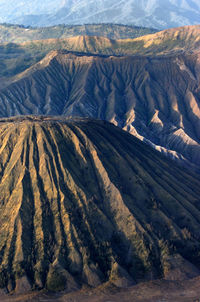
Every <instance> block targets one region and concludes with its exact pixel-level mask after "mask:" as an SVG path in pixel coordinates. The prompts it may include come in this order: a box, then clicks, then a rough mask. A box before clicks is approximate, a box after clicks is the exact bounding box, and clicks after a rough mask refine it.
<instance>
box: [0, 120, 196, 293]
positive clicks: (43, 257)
mask: <svg viewBox="0 0 200 302" xmlns="http://www.w3.org/2000/svg"><path fill="white" fill-rule="evenodd" d="M0 145H1V148H0V163H1V167H0V217H1V220H0V256H1V257H0V272H1V273H0V286H1V287H4V288H5V287H6V288H7V289H8V290H9V291H12V290H13V289H15V290H16V291H17V292H20V291H23V290H27V289H30V288H37V287H39V288H42V287H47V288H48V289H50V290H61V289H64V288H68V289H74V288H77V287H79V286H81V284H89V285H91V286H97V285H99V284H100V283H102V282H105V281H108V280H109V281H110V282H113V283H114V284H116V285H119V286H121V285H123V286H126V285H128V284H133V283H134V282H136V281H139V280H143V279H144V278H149V277H150V276H151V278H157V277H162V276H165V278H170V271H171V268H170V261H172V262H173V261H175V263H176V265H175V266H176V269H177V271H179V272H180V274H181V276H182V278H188V277H192V276H196V275H197V274H198V269H197V267H199V265H200V258H199V250H200V245H199V227H200V206H199V194H200V182H199V181H198V179H197V177H196V175H190V174H189V173H188V171H187V172H185V171H184V170H182V169H181V168H179V167H177V166H176V165H175V164H174V163H172V162H171V161H168V160H167V159H166V158H164V157H162V155H161V154H160V153H158V152H156V151H153V150H152V149H151V148H150V147H148V146H146V145H145V144H143V143H142V142H141V141H139V140H137V139H136V138H134V137H133V136H131V135H130V134H128V133H126V132H124V131H122V130H120V129H119V128H117V127H115V126H114V125H112V124H108V123H107V122H103V121H92V120H75V121H73V120H72V121H70V120H65V119H60V118H44V117H43V118H40V117H24V118H13V119H10V120H6V119H5V120H1V121H0ZM170 259H171V260H170ZM173 259H174V260H173ZM188 261H189V262H191V263H193V264H195V265H196V268H195V266H194V265H192V264H191V263H189V262H188ZM175 278H176V276H175ZM120 284H121V285H120Z"/></svg>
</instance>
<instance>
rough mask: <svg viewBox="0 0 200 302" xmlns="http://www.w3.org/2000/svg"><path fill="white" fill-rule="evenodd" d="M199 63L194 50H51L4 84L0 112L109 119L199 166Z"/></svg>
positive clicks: (168, 152)
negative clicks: (116, 53) (167, 53)
mask: <svg viewBox="0 0 200 302" xmlns="http://www.w3.org/2000/svg"><path fill="white" fill-rule="evenodd" d="M78 41H80V40H78ZM100 41H101V40H100ZM77 45H79V46H80V45H81V44H80V43H78V44H77ZM98 45H100V46H101V44H98ZM199 62H200V53H199V52H196V53H191V54H189V53H188V54H186V53H185V54H184V53H182V54H179V55H170V56H158V57H156V56H153V57H149V56H123V57H117V56H99V55H89V54H88V55H87V54H80V53H79V54H76V53H70V52H67V51H52V52H51V53H49V54H48V55H47V56H46V57H45V58H44V59H43V60H42V61H40V62H39V63H37V64H36V65H33V66H32V67H31V68H29V69H27V70H25V71H24V72H22V73H21V74H18V75H17V76H16V77H14V78H12V80H11V82H10V84H8V82H7V83H6V84H5V85H4V88H2V89H1V90H0V115H1V117H7V116H15V115H26V114H44V115H64V116H69V117H77V116H79V117H91V118H98V119H103V120H107V121H109V122H112V123H114V124H115V125H117V126H119V127H121V128H123V129H125V130H127V131H129V132H130V133H132V134H134V135H136V136H138V137H140V138H141V139H142V140H145V141H147V142H148V143H150V144H151V145H152V146H153V147H154V148H157V149H158V150H160V151H161V152H164V153H166V154H169V155H170V156H172V157H174V158H177V159H180V160H181V161H183V163H184V164H186V165H188V164H189V163H192V164H194V165H196V167H198V169H199V167H200V145H199V142H200V136H199V131H198V130H199V127H200V110H199V100H200V95H199V87H200V83H199V81H200V73H199V72H200V65H199V64H200V63H199ZM1 85H3V84H1ZM6 85H7V86H6Z"/></svg>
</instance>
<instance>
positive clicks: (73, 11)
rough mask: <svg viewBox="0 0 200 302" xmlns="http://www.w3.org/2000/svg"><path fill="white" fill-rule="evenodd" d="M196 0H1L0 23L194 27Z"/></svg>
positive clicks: (198, 9)
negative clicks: (32, 0) (107, 23)
mask: <svg viewBox="0 0 200 302" xmlns="http://www.w3.org/2000/svg"><path fill="white" fill-rule="evenodd" d="M199 17H200V4H199V1H198V0H162V1H159V0H142V1H138V0H126V1H125V0H122V1H118V2H116V1H115V0H107V1H105V0H99V1H98V2H97V1H95V0H90V1H85V0H74V1H62V0H56V1H52V0H48V1H47V0H44V1H43V2H42V3H41V1H39V0H35V1H34V2H33V3H30V1H28V0H24V1H20V2H17V3H16V1H13V0H7V1H6V0H1V3H0V21H1V22H2V21H3V22H9V23H18V24H25V25H34V26H35V25H37V26H38V25H39V26H41V25H42V26H47V25H54V24H64V23H65V24H88V23H96V22H98V23H105V22H113V23H122V24H127V23H129V24H135V25H139V26H147V27H155V28H168V27H175V26H181V25H192V24H198V23H199Z"/></svg>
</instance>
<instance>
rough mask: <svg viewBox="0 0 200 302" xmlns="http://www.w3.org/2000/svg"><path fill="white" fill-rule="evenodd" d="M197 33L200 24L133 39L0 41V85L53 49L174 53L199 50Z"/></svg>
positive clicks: (96, 51)
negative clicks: (0, 42)
mask: <svg viewBox="0 0 200 302" xmlns="http://www.w3.org/2000/svg"><path fill="white" fill-rule="evenodd" d="M11 28H12V27H11ZM111 28H112V26H111ZM120 28H121V27H120ZM102 31H103V29H102ZM44 32H45V30H44ZM199 36H200V26H199V25H196V26H184V27H179V28H174V29H169V30H164V31H161V32H157V33H154V34H149V35H145V36H142V37H138V38H135V39H119V40H113V39H108V38H106V37H100V36H77V37H71V38H65V39H64V38H62V39H45V40H36V41H28V42H24V43H2V44H0V67H1V68H0V80H1V81H0V87H2V86H3V85H4V83H6V85H7V83H9V82H10V80H9V79H8V77H12V76H14V75H16V74H18V73H20V72H22V71H24V70H25V69H27V68H29V67H30V66H31V65H33V64H35V63H36V62H39V61H40V60H41V59H42V58H44V56H45V55H46V54H48V53H49V52H50V51H52V50H62V49H64V50H68V51H75V52H84V53H92V54H97V55H117V56H124V55H138V56H139V55H142V56H143V55H145V56H161V55H172V54H173V55H174V54H179V53H185V52H187V53H188V52H189V53H191V52H192V53H193V52H196V51H198V49H199V48H200V39H199ZM2 38H3V37H2ZM3 39H5V38H3ZM2 77H3V78H2Z"/></svg>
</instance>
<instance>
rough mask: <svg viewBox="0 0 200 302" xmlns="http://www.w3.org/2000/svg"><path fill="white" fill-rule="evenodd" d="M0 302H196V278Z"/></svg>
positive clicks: (199, 284)
mask: <svg viewBox="0 0 200 302" xmlns="http://www.w3.org/2000/svg"><path fill="white" fill-rule="evenodd" d="M0 301H1V302H28V301H29V302H50V301H55V302H133V301H134V302H172V301H173V302H200V277H197V278H194V279H191V280H187V281H166V280H161V281H158V280H157V281H150V282H146V283H140V284H138V285H135V286H132V287H130V288H127V289H121V290H120V289H116V288H113V287H109V286H108V287H105V286H100V287H99V288H97V289H92V290H91V289H82V290H80V291H77V292H73V293H68V294H45V293H39V294H38V293H36V292H35V293H29V294H27V295H23V296H22V295H21V296H5V297H3V296H0Z"/></svg>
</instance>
